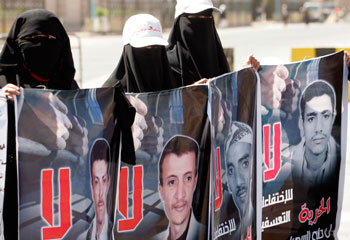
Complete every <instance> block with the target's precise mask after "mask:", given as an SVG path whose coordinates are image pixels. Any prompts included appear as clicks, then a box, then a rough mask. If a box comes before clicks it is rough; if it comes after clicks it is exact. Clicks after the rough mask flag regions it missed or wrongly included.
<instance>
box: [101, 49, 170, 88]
mask: <svg viewBox="0 0 350 240" xmlns="http://www.w3.org/2000/svg"><path fill="white" fill-rule="evenodd" d="M118 81H120V82H121V84H122V86H123V88H124V90H125V91H126V92H133V93H141V92H155V91H161V90H167V89H172V88H175V87H176V86H175V83H174V80H173V79H172V76H171V74H170V67H169V63H168V58H167V56H166V51H165V47H164V46H162V45H151V46H146V47H140V48H136V47H133V46H131V45H130V44H126V45H124V48H123V53H122V56H121V58H120V60H119V63H118V65H117V67H116V68H115V70H114V71H113V73H112V74H111V76H110V77H109V78H108V80H107V81H106V82H105V83H104V84H103V87H114V86H115V85H116V84H117V82H118Z"/></svg>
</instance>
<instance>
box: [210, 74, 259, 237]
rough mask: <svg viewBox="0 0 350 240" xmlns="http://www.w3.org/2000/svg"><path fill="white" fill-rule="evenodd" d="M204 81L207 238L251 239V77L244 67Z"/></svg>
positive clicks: (254, 233)
mask: <svg viewBox="0 0 350 240" xmlns="http://www.w3.org/2000/svg"><path fill="white" fill-rule="evenodd" d="M209 86H210V87H209V93H210V94H209V96H210V100H209V109H210V111H209V115H210V119H211V128H212V150H211V152H212V164H211V166H212V169H211V172H212V174H213V176H214V177H213V182H214V183H212V194H211V196H212V205H213V206H212V209H213V211H212V212H213V215H212V216H213V222H212V224H213V229H214V231H213V232H212V234H213V235H212V239H238V240H241V239H257V230H256V223H257V222H256V219H257V218H256V211H257V204H256V203H257V201H256V196H257V182H256V181H257V169H260V171H261V167H259V165H257V164H256V153H257V152H256V132H257V129H256V127H257V123H256V111H257V109H256V106H257V105H256V101H257V76H256V74H255V73H254V72H253V71H252V70H251V69H249V68H246V69H243V70H241V71H238V72H235V73H230V74H226V75H224V76H221V77H218V78H216V79H214V80H212V81H211V82H210V84H209ZM259 127H260V126H259Z"/></svg>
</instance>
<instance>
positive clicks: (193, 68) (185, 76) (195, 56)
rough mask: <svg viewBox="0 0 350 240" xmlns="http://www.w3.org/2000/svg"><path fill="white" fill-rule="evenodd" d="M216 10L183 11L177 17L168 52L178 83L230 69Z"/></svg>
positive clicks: (185, 82)
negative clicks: (191, 12) (215, 18)
mask: <svg viewBox="0 0 350 240" xmlns="http://www.w3.org/2000/svg"><path fill="white" fill-rule="evenodd" d="M212 12H213V10H212V9H208V10H205V11H202V12H200V13H196V14H187V13H183V14H181V15H180V16H178V17H177V18H176V19H175V23H174V26H173V28H172V30H171V33H170V36H169V46H168V48H167V55H168V59H169V64H170V67H171V70H172V73H173V74H174V76H175V78H176V83H177V87H180V86H186V85H189V84H192V83H194V82H196V81H198V80H200V79H202V78H212V77H216V76H219V75H221V74H224V73H228V72H230V67H229V65H228V63H227V59H226V56H225V54H224V50H223V48H222V45H221V42H220V39H219V36H218V33H217V32H216V29H215V23H214V18H213V15H212ZM189 15H197V16H207V17H206V18H189V17H188V16H189Z"/></svg>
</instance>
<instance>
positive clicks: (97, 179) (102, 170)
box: [91, 159, 109, 224]
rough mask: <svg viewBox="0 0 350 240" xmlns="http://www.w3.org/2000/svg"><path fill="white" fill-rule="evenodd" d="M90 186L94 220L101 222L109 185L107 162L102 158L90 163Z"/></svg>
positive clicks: (104, 211) (104, 212)
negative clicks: (94, 214) (94, 213)
mask: <svg viewBox="0 0 350 240" xmlns="http://www.w3.org/2000/svg"><path fill="white" fill-rule="evenodd" d="M91 177H92V179H91V186H92V187H91V188H92V196H93V200H94V206H95V212H96V220H97V222H98V223H99V224H102V223H103V220H104V217H105V214H106V208H107V205H106V204H107V193H108V187H109V176H108V163H107V162H106V161H105V160H103V159H101V160H100V159H98V160H95V161H94V162H93V164H92V176H91Z"/></svg>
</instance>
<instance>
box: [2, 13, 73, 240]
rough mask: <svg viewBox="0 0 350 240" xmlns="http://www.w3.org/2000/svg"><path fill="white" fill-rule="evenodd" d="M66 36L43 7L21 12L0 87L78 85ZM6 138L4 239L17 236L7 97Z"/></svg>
mask: <svg viewBox="0 0 350 240" xmlns="http://www.w3.org/2000/svg"><path fill="white" fill-rule="evenodd" d="M74 75H75V68H74V64H73V57H72V52H71V47H70V42H69V38H68V35H67V32H66V31H65V29H64V27H63V25H62V24H61V22H60V21H59V19H58V18H57V17H56V16H55V15H54V14H53V13H51V12H49V11H47V10H44V9H34V10H29V11H26V12H24V13H22V14H21V15H20V16H19V17H18V18H17V19H16V20H15V22H14V24H13V25H12V27H11V30H10V32H9V34H8V37H7V39H6V42H5V44H4V47H3V49H2V51H1V54H0V88H3V87H4V86H5V85H7V84H9V83H11V84H14V85H17V86H18V87H23V88H48V89H57V90H71V89H78V88H79V87H78V84H77V83H76V81H75V80H74ZM8 133H9V134H8V139H7V162H6V179H5V197H4V205H3V214H2V215H3V220H4V236H5V239H17V237H18V195H17V164H16V139H15V137H16V134H15V133H16V129H15V115H14V105H13V104H12V102H11V101H8Z"/></svg>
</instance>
